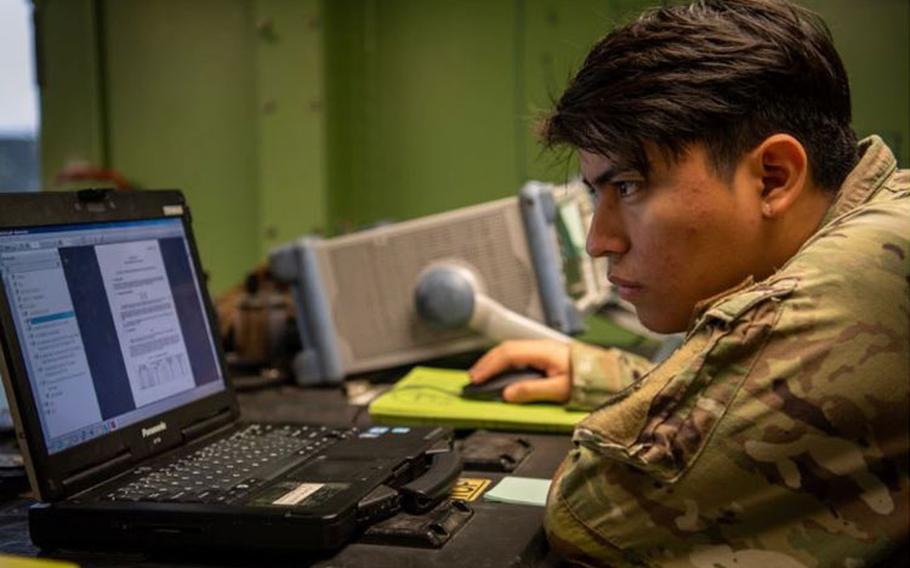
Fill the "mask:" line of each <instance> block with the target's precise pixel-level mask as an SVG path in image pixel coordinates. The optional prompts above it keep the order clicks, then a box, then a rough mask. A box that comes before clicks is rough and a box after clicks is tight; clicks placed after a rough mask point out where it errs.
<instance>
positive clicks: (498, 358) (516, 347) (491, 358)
mask: <svg viewBox="0 0 910 568" xmlns="http://www.w3.org/2000/svg"><path fill="white" fill-rule="evenodd" d="M562 351H565V353H564V354H563V353H562ZM561 359H566V361H562V360H561ZM567 361H568V348H567V347H564V346H563V345H562V344H560V343H558V342H554V341H549V340H540V339H517V340H512V341H504V342H502V343H500V344H499V345H497V346H496V347H494V348H493V349H491V350H489V351H487V353H486V354H484V356H483V357H481V358H480V359H478V360H477V362H476V363H474V366H473V367H471V368H470V369H469V370H468V374H469V375H470V376H471V382H473V383H482V382H483V381H485V380H486V379H488V378H489V377H491V376H492V375H495V374H497V373H500V372H502V371H505V370H506V369H509V368H512V367H535V368H537V369H540V370H541V371H544V372H546V373H547V374H549V373H550V371H551V370H553V371H557V372H558V371H564V369H563V368H562V367H564V366H565V365H566V362H567Z"/></svg>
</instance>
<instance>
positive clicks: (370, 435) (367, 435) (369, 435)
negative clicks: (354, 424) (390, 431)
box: [357, 432, 379, 438]
mask: <svg viewBox="0 0 910 568" xmlns="http://www.w3.org/2000/svg"><path fill="white" fill-rule="evenodd" d="M357 437H358V438H378V437H379V434H373V433H372V432H363V433H362V434H360V435H359V436H357Z"/></svg>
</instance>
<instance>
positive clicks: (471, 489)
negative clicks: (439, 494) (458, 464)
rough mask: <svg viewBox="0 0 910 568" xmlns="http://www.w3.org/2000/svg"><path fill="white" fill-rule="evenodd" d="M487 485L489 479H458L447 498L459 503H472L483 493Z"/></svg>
mask: <svg viewBox="0 0 910 568" xmlns="http://www.w3.org/2000/svg"><path fill="white" fill-rule="evenodd" d="M489 484H490V480H489V479H475V478H470V477H459V478H458V481H457V482H455V487H453V488H452V492H451V493H449V497H451V498H452V499H458V500H459V501H474V500H476V499H477V498H478V497H480V494H481V493H483V490H484V489H486V488H487V485H489Z"/></svg>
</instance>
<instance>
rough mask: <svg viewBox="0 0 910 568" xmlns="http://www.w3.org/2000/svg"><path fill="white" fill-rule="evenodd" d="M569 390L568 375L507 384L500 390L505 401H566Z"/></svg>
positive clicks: (570, 387)
mask: <svg viewBox="0 0 910 568" xmlns="http://www.w3.org/2000/svg"><path fill="white" fill-rule="evenodd" d="M571 390H572V385H571V383H570V382H569V377H568V375H558V376H555V377H548V378H546V379H531V380H529V381H521V382H519V383H515V384H514V385H509V386H508V387H507V388H506V390H504V391H503V392H502V398H503V400H505V401H506V402H535V401H549V402H566V401H567V400H569V394H570V393H571Z"/></svg>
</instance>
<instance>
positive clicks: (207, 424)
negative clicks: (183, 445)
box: [180, 408, 234, 440]
mask: <svg viewBox="0 0 910 568" xmlns="http://www.w3.org/2000/svg"><path fill="white" fill-rule="evenodd" d="M233 419H234V415H233V414H232V413H231V409H230V408H225V409H223V410H222V411H221V412H219V413H218V414H215V415H214V416H209V417H207V418H202V419H200V420H197V421H195V422H193V423H192V424H190V425H189V426H186V427H184V428H183V429H182V430H180V433H181V434H183V439H184V440H192V439H194V438H198V437H199V436H202V435H203V434H207V433H209V432H210V431H212V430H214V429H215V428H218V427H219V426H222V425H224V424H227V423H229V422H230V421H231V420H233Z"/></svg>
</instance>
